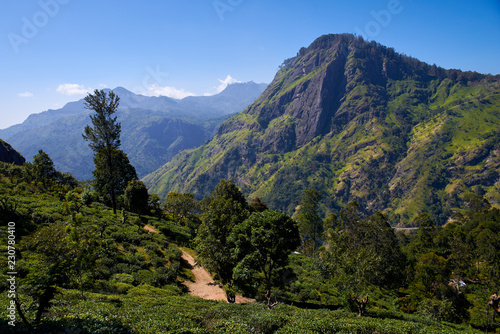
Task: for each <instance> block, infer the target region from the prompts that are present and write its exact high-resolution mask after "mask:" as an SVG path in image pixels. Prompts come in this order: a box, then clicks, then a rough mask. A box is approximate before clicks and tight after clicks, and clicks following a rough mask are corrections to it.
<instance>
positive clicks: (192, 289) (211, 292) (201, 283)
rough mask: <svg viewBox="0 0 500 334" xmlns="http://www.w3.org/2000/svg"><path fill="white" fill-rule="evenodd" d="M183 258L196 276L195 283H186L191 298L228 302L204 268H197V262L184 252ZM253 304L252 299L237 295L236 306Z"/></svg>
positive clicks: (224, 294)
mask: <svg viewBox="0 0 500 334" xmlns="http://www.w3.org/2000/svg"><path fill="white" fill-rule="evenodd" d="M182 258H183V259H184V260H185V261H186V262H187V263H189V265H190V266H191V271H192V273H193V275H194V279H195V281H194V282H189V281H187V282H184V285H186V286H187V287H188V289H189V294H190V295H191V296H196V297H200V298H203V299H209V300H224V301H225V300H226V293H225V292H224V290H222V288H221V287H220V286H219V284H217V283H216V282H214V280H213V279H212V276H210V273H209V272H208V271H206V270H205V268H203V267H199V266H195V261H194V259H193V257H192V256H191V255H189V254H188V253H186V252H185V251H184V250H183V251H182ZM250 302H253V300H252V299H249V298H244V297H242V296H240V295H236V304H244V303H250Z"/></svg>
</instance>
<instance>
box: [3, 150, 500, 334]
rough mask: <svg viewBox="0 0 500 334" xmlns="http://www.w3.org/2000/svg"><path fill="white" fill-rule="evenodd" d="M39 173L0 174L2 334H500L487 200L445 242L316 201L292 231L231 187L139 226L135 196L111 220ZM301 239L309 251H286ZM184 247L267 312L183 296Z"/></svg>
mask: <svg viewBox="0 0 500 334" xmlns="http://www.w3.org/2000/svg"><path fill="white" fill-rule="evenodd" d="M33 160H34V163H33V164H29V163H28V164H25V165H24V166H15V165H12V164H5V163H0V223H1V226H2V234H1V238H0V241H1V243H2V248H1V250H2V254H3V255H2V257H1V260H0V265H1V266H2V268H7V259H8V257H7V254H8V248H7V246H6V245H8V240H11V239H12V238H10V237H9V236H10V235H15V245H14V246H12V247H14V248H15V249H16V251H15V264H14V265H15V268H16V278H17V279H16V284H15V292H16V299H15V302H16V303H17V305H18V307H19V309H17V306H11V305H15V304H9V302H11V301H14V299H12V297H10V294H9V293H12V285H11V284H10V283H9V281H8V280H7V278H9V277H10V276H9V275H12V274H7V272H5V271H3V272H2V274H1V278H2V279H1V282H3V283H1V285H0V287H1V289H2V298H0V304H1V308H2V312H1V313H0V315H1V316H0V319H1V320H0V330H1V331H2V333H27V332H29V333H55V332H57V333H73V332H75V331H77V332H78V333H89V334H90V333H98V332H99V333H137V334H139V333H141V334H144V333H151V334H153V333H178V332H191V333H248V332H252V333H310V332H317V331H320V332H326V333H336V332H345V331H347V332H350V333H394V334H401V333H408V334H409V333H426V334H428V333H480V332H481V331H484V330H488V332H490V333H493V332H495V328H497V331H498V327H499V326H500V324H499V322H498V316H497V317H496V319H495V317H494V314H495V310H494V309H493V308H492V307H491V306H489V305H488V302H490V296H491V295H492V294H493V293H495V292H498V277H499V273H500V269H499V263H500V261H499V259H500V252H499V249H500V239H499V237H498V236H499V233H500V220H499V219H500V212H499V210H498V209H495V208H492V207H491V206H490V205H489V203H487V201H485V200H484V199H483V198H481V197H479V196H471V197H469V198H468V199H467V200H468V203H469V207H470V209H469V210H467V211H466V212H464V214H463V215H461V216H457V217H455V221H454V222H453V223H450V224H448V225H447V226H446V227H444V228H443V227H439V226H437V225H436V224H435V223H434V222H432V221H431V220H430V219H429V217H428V216H426V215H421V216H419V219H418V223H419V225H420V227H419V229H418V230H416V231H414V232H412V231H409V232H397V231H395V230H394V229H392V228H391V227H390V224H389V221H388V220H387V218H386V217H385V216H383V215H382V214H380V213H377V214H375V215H372V216H363V214H362V213H361V212H359V207H358V206H357V204H356V203H355V202H352V203H350V204H349V205H348V206H347V207H346V208H345V209H343V210H341V211H340V212H337V213H336V214H334V215H331V216H329V217H327V218H326V219H322V218H321V217H318V204H319V203H320V202H321V196H314V194H315V191H314V190H310V191H308V192H306V193H304V194H303V197H302V205H301V207H302V208H303V209H302V210H299V212H298V214H297V215H296V216H294V218H293V220H292V218H290V217H287V215H286V214H283V213H279V212H273V211H269V210H267V206H266V204H265V203H264V202H262V201H260V200H258V199H253V200H252V201H250V202H247V199H246V198H245V197H244V196H243V195H242V194H241V192H240V190H239V189H238V188H237V187H236V186H235V185H234V184H232V183H230V182H228V181H223V182H221V183H220V184H219V185H217V187H216V188H215V189H214V190H213V192H212V193H211V196H210V197H207V198H205V199H204V200H203V201H201V202H198V201H196V200H195V199H194V198H193V196H192V195H190V194H175V193H171V194H169V196H168V198H167V200H166V201H165V202H164V203H162V204H161V205H160V203H159V202H158V198H157V197H156V196H155V195H150V196H149V202H148V203H147V207H143V208H142V209H141V210H142V211H141V212H142V213H141V214H140V215H139V214H137V213H133V212H131V211H129V210H133V211H135V212H138V211H140V210H139V209H138V208H134V207H133V206H129V204H127V203H130V201H129V200H127V198H129V197H130V196H135V195H133V192H128V191H126V192H125V194H124V195H123V196H124V197H123V201H120V203H122V204H120V210H119V211H118V212H117V214H113V213H112V210H111V208H109V207H107V206H106V205H105V204H103V203H101V201H102V199H100V198H99V196H97V194H96V192H95V191H93V190H91V188H89V187H88V185H86V184H84V183H80V184H78V183H77V182H76V180H75V179H74V178H72V177H71V176H70V175H67V174H62V173H59V172H57V171H55V170H54V169H51V168H47V167H50V166H53V165H52V164H51V160H50V157H48V156H47V155H46V154H44V153H43V152H42V153H40V154H39V155H38V156H37V157H35V158H34V159H33ZM47 171H50V172H49V173H47ZM242 208H243V210H242ZM222 212H224V213H225V215H224V214H221V213H222ZM227 219H230V221H231V223H230V224H227V222H228V220H227ZM271 222H280V223H276V224H272V223H271ZM269 223H271V224H270V225H269ZM215 226H219V227H220V229H219V230H218V232H216V230H215V229H213V227H215ZM259 226H260V227H259ZM8 227H10V228H9V229H8ZM12 227H14V228H12ZM280 228H285V229H286V230H280ZM152 230H156V231H159V232H160V233H151V232H150V231H152ZM11 231H13V232H11ZM294 231H295V232H294ZM213 233H222V234H223V235H226V236H228V237H227V239H226V240H227V242H225V244H224V245H225V247H224V248H223V249H217V248H213V247H218V246H217V245H218V244H217V240H216V239H213V238H211V237H210V235H212V234H213ZM290 233H292V235H293V233H298V234H297V237H298V238H299V239H298V240H297V239H296V241H294V242H293V243H288V244H284V243H282V242H281V241H280V240H281V239H282V238H284V239H286V240H288V241H289V240H291V239H290V238H289V235H290ZM314 233H317V234H316V237H315V238H312V235H313V234H314ZM196 235H198V236H201V237H199V238H195V236H196ZM284 239H283V240H284ZM312 240H314V243H313V242H312ZM214 242H215V243H214ZM295 242H297V243H295ZM179 245H183V246H184V247H193V248H194V249H195V250H196V251H197V252H198V254H199V255H198V256H197V257H198V260H199V261H200V262H201V263H202V264H204V265H206V266H207V268H211V267H210V263H212V264H214V263H217V262H218V261H223V262H221V263H225V264H226V265H225V267H224V268H225V269H224V270H225V273H226V274H222V272H221V271H220V270H217V269H215V270H214V275H215V278H216V280H218V282H220V284H223V285H224V290H225V291H226V293H227V296H228V299H229V300H231V298H232V297H231V296H232V295H233V293H243V294H244V295H245V296H247V297H252V298H256V299H257V302H254V303H252V304H247V305H235V304H227V303H226V302H225V301H222V302H214V301H204V300H202V299H199V298H194V297H190V296H187V294H186V292H187V289H186V287H185V286H184V285H183V284H182V282H183V281H186V280H190V279H192V278H193V276H192V274H191V272H190V267H189V266H188V265H187V264H186V263H185V262H183V261H182V260H181V251H180V250H179V248H178V246H179ZM285 245H288V246H285ZM290 246H291V248H290ZM210 249H214V250H215V251H213V252H210ZM292 249H295V250H296V251H294V252H292V251H291V250H292ZM204 250H207V251H204ZM277 251H278V253H279V254H278V253H276V252H277ZM266 252H270V253H266ZM9 254H10V253H9ZM264 254H268V255H267V256H269V257H268V258H267V259H268V260H269V259H270V260H273V259H280V260H279V261H276V262H275V266H274V265H273V266H272V267H273V268H274V269H273V270H272V271H267V269H266V268H270V267H267V264H265V263H266V262H265V261H264V262H262V263H264V265H263V266H261V265H260V264H259V263H260V260H265V258H262V256H264ZM233 256H234V257H233ZM283 256H284V257H283ZM9 261H10V260H9ZM271 263H272V262H269V263H268V264H271ZM266 272H267V273H272V275H270V276H266V275H267V274H266ZM228 275H229V276H228ZM266 277H268V278H269V281H268V280H267V278H266ZM492 298H493V297H492ZM491 301H492V302H494V301H495V299H492V300H491ZM496 302H497V303H498V299H496ZM293 305H294V306H293ZM492 306H494V304H492ZM9 307H11V308H12V312H11V311H10V309H9ZM19 310H21V311H19ZM13 314H14V319H16V320H15V324H16V326H15V327H13V326H11V325H9V321H12V320H11V318H9V315H11V316H12V315H13ZM360 315H361V317H360ZM471 326H472V327H474V328H477V329H480V330H481V331H480V330H476V329H474V328H471Z"/></svg>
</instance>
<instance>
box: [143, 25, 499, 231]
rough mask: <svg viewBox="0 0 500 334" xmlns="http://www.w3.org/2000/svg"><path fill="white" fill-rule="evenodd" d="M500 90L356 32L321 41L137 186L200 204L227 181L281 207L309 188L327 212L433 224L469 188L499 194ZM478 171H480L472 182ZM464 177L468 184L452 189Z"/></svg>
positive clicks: (492, 81)
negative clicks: (321, 197)
mask: <svg viewBox="0 0 500 334" xmlns="http://www.w3.org/2000/svg"><path fill="white" fill-rule="evenodd" d="M499 82H500V77H493V76H488V75H482V74H479V73H475V72H462V71H459V70H445V69H443V68H440V67H437V66H436V65H428V64H426V63H424V62H421V61H419V60H417V59H415V58H411V57H408V56H405V55H402V54H399V53H396V52H395V51H394V49H392V48H389V47H385V46H382V45H380V44H378V43H376V42H367V41H364V40H363V39H362V38H361V37H356V36H354V35H349V34H341V35H325V36H322V37H320V38H318V39H316V40H315V41H314V42H313V43H312V44H311V45H310V46H309V47H307V48H301V49H300V50H299V52H298V53H297V56H295V57H293V58H290V59H287V60H285V61H284V62H283V65H282V66H281V67H280V69H279V70H278V72H277V73H276V75H275V77H274V80H273V81H272V82H271V84H270V85H269V86H268V87H267V89H266V90H265V91H264V93H263V94H262V95H261V96H260V97H259V98H258V99H257V100H256V101H255V102H254V103H253V104H252V105H250V106H249V107H248V108H247V109H245V110H244V111H243V112H241V113H239V114H237V115H235V116H233V117H231V118H229V119H228V120H226V121H225V122H224V123H222V124H221V125H220V127H219V129H218V132H217V135H216V136H215V137H214V138H213V139H212V140H211V141H210V142H208V143H207V144H205V145H204V146H202V147H200V148H198V149H197V150H195V151H193V152H191V153H184V155H181V156H178V157H177V158H176V159H174V160H173V161H172V162H170V163H168V164H166V165H165V166H163V167H162V168H161V169H160V170H158V171H157V172H156V173H154V174H152V175H151V176H148V177H147V178H146V181H147V184H148V186H149V187H151V189H150V190H151V191H152V192H158V193H159V194H160V195H166V194H162V191H166V192H168V191H180V192H183V191H187V192H192V193H195V194H196V195H197V196H198V197H203V196H204V195H207V194H208V193H209V192H210V191H211V189H213V187H214V186H215V185H216V184H217V183H218V182H219V181H220V180H221V179H228V180H231V181H233V182H235V183H236V184H237V185H238V186H239V187H240V188H241V189H242V190H243V191H244V192H245V193H246V194H248V195H251V196H258V197H259V198H261V199H263V200H264V201H266V202H267V203H268V204H269V206H270V207H272V208H274V209H281V210H288V211H291V210H293V209H294V208H295V207H296V205H297V204H298V203H299V200H300V196H301V193H302V191H304V190H306V189H310V188H316V189H317V190H321V191H322V192H323V193H324V194H325V196H326V198H328V201H329V202H328V204H327V208H328V209H332V208H339V207H342V206H343V205H346V204H347V203H348V202H349V201H352V200H356V201H358V203H360V205H362V206H363V208H364V209H365V210H366V212H367V213H374V212H375V211H377V210H379V211H384V212H386V213H387V214H389V215H390V217H391V218H392V219H394V220H397V221H402V222H409V221H411V219H412V218H413V217H414V216H415V215H416V214H418V213H420V212H422V211H428V212H431V213H432V215H433V217H434V219H435V220H436V221H437V222H441V223H442V222H445V221H446V219H448V218H449V216H450V215H451V213H452V209H451V208H452V207H453V206H454V205H455V206H457V205H460V204H459V203H461V202H460V200H459V198H460V194H462V193H463V192H465V191H472V190H471V188H470V187H472V186H473V185H474V184H481V185H482V187H484V191H485V192H487V193H488V192H489V193H490V197H489V199H490V200H492V201H495V198H496V199H498V198H500V193H499V191H498V189H497V188H495V182H497V179H498V176H499V174H498V172H493V170H494V168H497V167H493V166H499V167H500V154H498V153H495V152H498V149H495V147H499V145H500V144H499V140H500V136H498V135H497V136H494V135H493V133H498V128H499V126H500V111H499V110H500V108H498V106H499V105H500V94H499V93H498V91H499ZM480 101H483V102H480ZM495 106H496V107H495ZM478 115H484V117H485V118H480V117H477V116H478ZM486 119H488V121H486ZM471 124H475V125H471ZM471 127H472V128H474V129H475V130H474V131H470V130H467V129H471ZM462 136H465V137H467V138H469V140H470V142H469V141H465V140H464V139H463V137H462ZM479 138H481V139H479ZM459 148H460V149H459ZM495 150H496V151H495ZM191 155H193V156H191ZM194 157H196V159H195V158H194ZM199 157H203V158H199ZM488 159H489V160H488ZM464 161H472V162H471V166H470V167H464ZM487 161H489V162H488V163H487ZM478 164H479V165H478ZM486 165H487V166H488V167H486ZM457 166H461V167H457ZM472 166H474V167H472ZM481 166H482V167H481ZM474 168H476V169H474ZM492 168H493V169H492ZM475 170H482V172H481V176H478V177H477V179H476V178H475V176H474V177H473V176H472V175H474V173H475V172H474V171H475ZM488 171H489V172H488ZM488 173H490V174H491V173H493V174H491V175H494V176H491V175H490V174H488ZM488 175H489V176H488ZM465 179H470V180H471V182H465V183H464V182H463V181H459V180H465ZM472 179H474V180H476V181H477V183H475V182H476V181H472ZM457 182H460V186H458V183H457ZM452 185H453V187H452ZM447 186H450V187H448V188H447ZM445 189H446V191H445ZM452 198H453V201H454V202H453V203H451V202H450V201H451V199H452Z"/></svg>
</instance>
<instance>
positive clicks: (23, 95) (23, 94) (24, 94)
mask: <svg viewBox="0 0 500 334" xmlns="http://www.w3.org/2000/svg"><path fill="white" fill-rule="evenodd" d="M17 95H18V96H19V97H32V96H33V93H32V92H24V93H19V94H17Z"/></svg>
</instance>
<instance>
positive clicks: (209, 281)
mask: <svg viewBox="0 0 500 334" xmlns="http://www.w3.org/2000/svg"><path fill="white" fill-rule="evenodd" d="M144 229H145V230H146V231H148V232H149V233H160V232H159V231H158V230H156V229H154V228H153V227H151V226H149V225H146V226H144ZM181 250H182V259H184V261H186V262H187V263H188V264H189V267H190V268H189V269H190V270H191V272H192V273H193V276H194V282H191V281H185V282H183V283H182V284H184V285H185V286H187V287H188V289H189V294H190V295H191V296H195V297H200V298H203V299H208V300H222V301H227V300H226V293H225V292H224V290H222V288H221V287H220V285H219V284H218V283H216V282H215V281H214V280H213V278H212V276H211V275H210V273H209V272H208V271H207V270H206V269H205V268H203V267H201V266H197V265H196V263H195V261H194V258H193V257H192V256H191V255H189V254H188V253H187V252H186V251H185V250H183V249H181ZM254 301H255V300H254V299H250V298H245V297H243V296H240V295H236V304H246V303H251V302H254Z"/></svg>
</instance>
